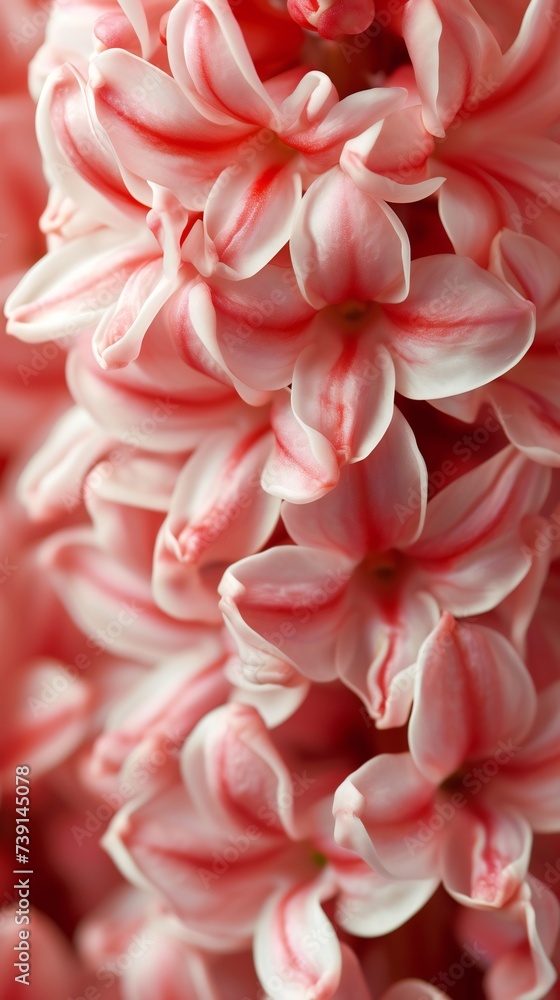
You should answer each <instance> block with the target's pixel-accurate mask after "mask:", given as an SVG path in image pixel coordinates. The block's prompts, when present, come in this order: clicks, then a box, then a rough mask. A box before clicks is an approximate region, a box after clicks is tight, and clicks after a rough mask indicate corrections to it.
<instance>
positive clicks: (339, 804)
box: [333, 753, 444, 880]
mask: <svg viewBox="0 0 560 1000" xmlns="http://www.w3.org/2000/svg"><path fill="white" fill-rule="evenodd" d="M434 794H435V788H434V785H433V784H432V783H431V782H430V781H427V780H426V778H425V777H424V776H423V775H422V774H421V773H420V771H419V770H418V769H417V767H416V765H415V763H414V761H413V759H412V757H411V756H410V754H407V753H398V754H397V753H394V754H379V755H378V756H377V757H374V758H373V759H372V760H370V761H368V762H367V763H366V764H363V765H362V767H361V768H359V770H358V771H355V772H354V774H351V775H350V777H348V778H347V779H346V781H344V782H343V783H342V785H340V787H339V788H338V789H337V791H336V794H335V797H334V804H333V815H334V817H335V839H336V841H337V843H339V844H340V845H341V846H342V847H345V848H347V849H348V850H351V851H355V852H356V854H359V856H360V857H361V858H363V859H364V861H366V862H367V864H368V865H370V867H371V868H373V870H374V871H376V872H378V873H379V874H380V875H383V876H384V877H385V878H390V877H396V878H398V879H412V880H416V879H435V878H436V876H437V875H438V869H439V860H438V859H439V853H440V849H441V843H442V837H443V834H442V833H441V830H442V828H443V827H444V824H443V823H440V824H433V825H431V824H430V820H431V817H432V815H433V808H434Z"/></svg>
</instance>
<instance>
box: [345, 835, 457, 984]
mask: <svg viewBox="0 0 560 1000" xmlns="http://www.w3.org/2000/svg"><path fill="white" fill-rule="evenodd" d="M352 857H353V858H354V857H355V856H354V855H352ZM345 868H346V870H345ZM336 874H337V880H338V883H339V885H341V886H342V891H341V892H339V895H338V901H337V904H338V905H337V908H336V911H335V918H336V922H337V924H339V926H340V927H342V928H344V930H345V931H348V933H349V934H354V935H356V936H357V937H360V938H372V937H381V936H383V935H384V934H390V933H391V931H394V930H396V929H397V928H398V927H401V926H402V925H403V924H405V923H406V922H407V920H410V918H411V917H413V916H414V914H415V913H418V911H419V910H421V909H422V907H423V906H424V904H425V903H427V902H428V900H429V899H430V897H431V896H432V895H433V893H434V892H435V890H436V889H437V886H438V884H439V880H438V879H431V880H430V879H420V880H419V881H418V882H411V881H406V880H402V879H398V880H397V879H392V878H391V879H386V878H383V876H382V875H378V874H377V872H372V870H371V868H368V867H367V866H366V865H365V864H364V863H363V862H357V863H356V861H355V860H354V861H353V863H352V865H346V866H341V867H340V868H338V867H337V869H336ZM414 1000H417V998H414Z"/></svg>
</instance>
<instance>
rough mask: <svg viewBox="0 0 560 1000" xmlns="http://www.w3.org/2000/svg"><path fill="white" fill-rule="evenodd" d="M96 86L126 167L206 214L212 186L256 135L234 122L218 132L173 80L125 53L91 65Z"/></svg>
mask: <svg viewBox="0 0 560 1000" xmlns="http://www.w3.org/2000/svg"><path fill="white" fill-rule="evenodd" d="M123 80H124V81H126V87H124V86H123ZM90 86H91V88H92V91H93V95H94V100H95V109H96V112H97V115H98V118H99V121H100V122H101V124H102V125H103V126H104V127H105V129H106V131H107V132H108V134H109V136H110V139H111V143H112V145H113V148H114V149H115V152H116V154H117V156H118V158H119V161H120V162H121V163H122V165H123V167H125V168H126V170H128V171H130V172H131V173H132V174H134V175H136V176H138V177H141V178H144V179H145V180H149V181H152V182H154V183H156V184H160V185H162V186H163V187H167V188H169V190H170V191H172V192H173V193H174V194H175V195H176V196H177V198H179V200H180V201H181V202H182V204H183V205H185V206H186V207H187V208H193V209H198V210H199V211H200V210H201V209H202V208H203V207H204V203H205V201H206V197H207V196H208V193H209V191H210V188H211V186H212V183H213V182H214V180H215V179H216V177H217V176H218V174H219V173H220V172H221V171H222V170H223V169H224V167H226V166H227V164H228V163H231V160H232V159H233V158H235V156H236V150H237V147H238V146H239V143H240V141H241V139H242V138H243V137H244V136H245V135H247V134H248V133H249V131H250V130H249V129H248V128H247V127H245V128H243V127H242V126H239V125H237V124H235V123H233V122H232V124H231V126H230V127H229V128H225V129H224V128H223V127H222V128H221V129H217V128H216V126H215V125H214V124H213V123H212V122H209V121H208V120H207V118H205V117H204V116H203V115H201V114H200V113H199V111H197V110H196V109H195V108H194V107H193V105H192V104H191V102H190V101H189V100H188V98H187V97H186V96H185V95H184V94H183V93H182V91H181V89H180V87H179V86H178V84H177V83H176V82H175V80H173V79H172V77H170V76H169V75H168V74H167V73H164V72H163V71H162V70H160V69H158V68H157V67H155V66H150V65H149V64H148V63H146V62H145V61H143V60H142V59H138V58H137V57H136V56H133V55H132V54H131V53H129V52H124V51H122V50H119V49H112V50H109V51H108V52H104V53H102V54H101V55H100V56H97V58H96V59H95V60H94V61H93V62H92V63H91V65H90ZM162 107H165V109H166V114H165V116H163V117H162V114H161V109H162Z"/></svg>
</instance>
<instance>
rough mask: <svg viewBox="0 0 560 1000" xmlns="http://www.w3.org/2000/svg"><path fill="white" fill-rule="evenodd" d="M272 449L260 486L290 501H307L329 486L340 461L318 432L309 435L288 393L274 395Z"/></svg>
mask: <svg viewBox="0 0 560 1000" xmlns="http://www.w3.org/2000/svg"><path fill="white" fill-rule="evenodd" d="M271 423H272V429H273V431H274V440H275V445H274V450H273V452H272V454H271V456H270V458H269V459H268V461H267V463H266V465H265V467H264V470H263V474H262V480H261V481H262V485H263V488H264V489H265V490H266V491H267V492H268V493H271V494H272V496H279V497H282V498H283V499H285V500H288V501H289V502H290V503H309V502H310V501H312V500H317V499H319V498H320V497H322V496H324V495H325V493H328V491H329V490H332V488H333V487H334V486H336V483H337V481H338V476H339V464H338V461H337V458H336V455H335V454H334V451H333V449H332V447H331V446H330V445H329V443H328V442H327V441H326V440H325V439H324V438H323V437H322V436H321V435H320V434H314V435H313V437H311V435H310V433H309V431H307V432H306V431H305V430H304V429H303V428H302V426H301V424H300V423H299V422H298V420H297V419H296V417H295V414H294V412H293V410H292V406H291V399H290V396H289V395H288V394H286V395H282V396H280V397H279V398H277V399H276V401H275V404H274V407H273V409H272V413H271Z"/></svg>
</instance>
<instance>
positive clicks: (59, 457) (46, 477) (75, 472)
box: [19, 406, 111, 519]
mask: <svg viewBox="0 0 560 1000" xmlns="http://www.w3.org/2000/svg"><path fill="white" fill-rule="evenodd" d="M110 445H111V438H110V437H109V436H108V435H107V433H106V432H104V431H102V430H100V429H99V428H98V427H97V425H96V424H95V423H94V421H93V420H92V418H91V417H90V416H89V414H88V413H86V412H85V411H84V410H81V409H80V408H79V407H77V406H76V407H72V408H71V409H69V410H68V411H67V412H66V413H65V414H64V416H63V417H62V418H61V419H60V420H59V421H58V422H57V423H56V424H55V426H54V428H53V429H52V430H51V433H50V434H49V437H48V438H47V440H46V441H45V443H44V444H43V446H42V447H41V448H40V449H39V451H37V452H36V453H35V455H34V456H33V458H32V459H31V461H30V462H29V464H28V465H27V466H26V468H25V470H24V472H23V474H22V476H21V479H20V481H19V496H20V499H21V500H22V502H23V503H24V504H25V506H26V508H27V510H28V512H29V514H30V516H31V517H33V518H37V519H42V518H49V517H53V516H56V515H57V514H60V513H61V512H62V511H64V510H66V511H68V510H72V509H74V508H75V507H78V506H79V504H80V502H81V497H82V491H83V479H84V476H85V475H86V473H87V472H88V471H89V470H90V469H91V467H92V465H94V464H95V462H96V461H97V460H98V459H99V458H100V457H101V456H102V455H103V454H104V453H105V451H106V450H107V448H109V447H110Z"/></svg>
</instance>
